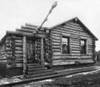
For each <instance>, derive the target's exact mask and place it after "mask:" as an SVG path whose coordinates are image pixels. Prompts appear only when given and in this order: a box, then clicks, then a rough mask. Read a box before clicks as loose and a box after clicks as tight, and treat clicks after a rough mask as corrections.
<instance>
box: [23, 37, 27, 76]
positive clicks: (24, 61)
mask: <svg viewBox="0 0 100 87" xmlns="http://www.w3.org/2000/svg"><path fill="white" fill-rule="evenodd" d="M26 63H27V59H26V36H23V74H24V75H25V72H26Z"/></svg>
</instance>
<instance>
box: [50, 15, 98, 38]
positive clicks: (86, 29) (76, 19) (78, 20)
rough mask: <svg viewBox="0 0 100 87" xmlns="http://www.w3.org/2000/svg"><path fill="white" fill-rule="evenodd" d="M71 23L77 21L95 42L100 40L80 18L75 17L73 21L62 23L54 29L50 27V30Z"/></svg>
mask: <svg viewBox="0 0 100 87" xmlns="http://www.w3.org/2000/svg"><path fill="white" fill-rule="evenodd" d="M70 21H76V22H78V23H79V24H80V25H81V26H82V27H83V29H84V30H85V31H86V32H87V33H88V34H89V35H91V36H92V37H93V38H94V39H95V40H98V38H97V37H96V36H95V35H94V34H93V33H92V32H91V31H90V30H89V29H88V28H87V27H86V26H85V25H84V24H83V23H82V21H80V19H79V18H78V17H74V18H72V19H70V20H68V21H65V22H62V23H60V24H57V25H55V26H52V27H50V28H48V29H49V30H52V29H54V28H55V27H58V26H60V25H63V24H65V23H67V22H70Z"/></svg>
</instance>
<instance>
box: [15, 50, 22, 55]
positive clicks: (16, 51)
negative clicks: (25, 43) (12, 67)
mask: <svg viewBox="0 0 100 87" xmlns="http://www.w3.org/2000/svg"><path fill="white" fill-rule="evenodd" d="M15 53H19V54H23V51H18V50H15Z"/></svg>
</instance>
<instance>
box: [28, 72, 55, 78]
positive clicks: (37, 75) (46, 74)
mask: <svg viewBox="0 0 100 87" xmlns="http://www.w3.org/2000/svg"><path fill="white" fill-rule="evenodd" d="M55 74H57V73H56V72H43V73H37V74H34V75H26V78H36V77H43V76H49V75H55Z"/></svg>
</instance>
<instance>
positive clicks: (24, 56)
mask: <svg viewBox="0 0 100 87" xmlns="http://www.w3.org/2000/svg"><path fill="white" fill-rule="evenodd" d="M26 63H27V59H26V36H23V74H24V75H25V73H26ZM17 66H18V65H17Z"/></svg>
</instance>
